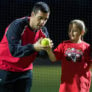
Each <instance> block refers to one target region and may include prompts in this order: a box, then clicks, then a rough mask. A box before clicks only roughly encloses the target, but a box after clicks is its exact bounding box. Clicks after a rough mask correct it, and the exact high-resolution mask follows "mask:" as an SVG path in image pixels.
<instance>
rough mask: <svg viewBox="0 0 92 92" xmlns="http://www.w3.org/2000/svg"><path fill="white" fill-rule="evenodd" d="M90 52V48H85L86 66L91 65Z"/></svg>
mask: <svg viewBox="0 0 92 92" xmlns="http://www.w3.org/2000/svg"><path fill="white" fill-rule="evenodd" d="M91 50H92V49H91V48H90V46H88V47H87V50H86V52H85V57H86V62H87V63H88V64H92V59H91Z"/></svg>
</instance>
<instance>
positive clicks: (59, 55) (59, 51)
mask: <svg viewBox="0 0 92 92" xmlns="http://www.w3.org/2000/svg"><path fill="white" fill-rule="evenodd" d="M54 54H55V56H56V59H57V60H61V59H62V57H63V43H61V44H59V45H58V46H57V47H56V48H55V49H54Z"/></svg>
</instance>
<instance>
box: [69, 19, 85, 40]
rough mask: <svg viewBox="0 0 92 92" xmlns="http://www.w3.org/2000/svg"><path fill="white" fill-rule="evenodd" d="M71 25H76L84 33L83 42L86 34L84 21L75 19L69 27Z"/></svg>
mask: <svg viewBox="0 0 92 92" xmlns="http://www.w3.org/2000/svg"><path fill="white" fill-rule="evenodd" d="M71 24H76V26H77V27H78V28H79V29H80V31H83V35H82V40H83V36H84V34H85V33H86V31H87V30H86V26H85V23H84V21H83V20H79V19H74V20H72V21H70V23H69V25H71Z"/></svg>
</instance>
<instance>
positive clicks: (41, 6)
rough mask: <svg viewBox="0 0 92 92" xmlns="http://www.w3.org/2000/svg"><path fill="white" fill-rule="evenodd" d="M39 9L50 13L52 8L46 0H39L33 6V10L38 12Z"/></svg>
mask: <svg viewBox="0 0 92 92" xmlns="http://www.w3.org/2000/svg"><path fill="white" fill-rule="evenodd" d="M39 10H40V11H42V12H44V13H50V8H49V6H48V5H47V4H46V3H45V2H37V3H36V4H35V5H34V7H33V9H32V12H34V13H35V14H36V13H37V12H38V11H39Z"/></svg>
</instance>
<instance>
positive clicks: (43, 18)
mask: <svg viewBox="0 0 92 92" xmlns="http://www.w3.org/2000/svg"><path fill="white" fill-rule="evenodd" d="M31 18H32V20H31V21H32V22H31V23H32V25H31V27H32V28H33V29H35V30H38V29H41V28H42V27H43V26H44V25H45V24H46V22H47V20H48V18H49V13H44V12H41V11H40V10H39V11H38V12H37V13H36V14H35V13H34V12H32V16H31Z"/></svg>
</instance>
